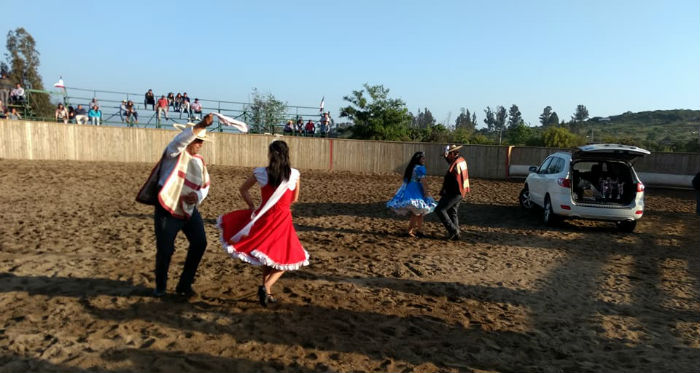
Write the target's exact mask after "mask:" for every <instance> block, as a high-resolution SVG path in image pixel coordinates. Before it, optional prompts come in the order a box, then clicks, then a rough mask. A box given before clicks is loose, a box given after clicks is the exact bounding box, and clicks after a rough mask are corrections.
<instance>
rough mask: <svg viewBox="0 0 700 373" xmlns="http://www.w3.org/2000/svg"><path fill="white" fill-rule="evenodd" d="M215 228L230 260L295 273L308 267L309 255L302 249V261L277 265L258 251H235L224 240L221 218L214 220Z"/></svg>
mask: <svg viewBox="0 0 700 373" xmlns="http://www.w3.org/2000/svg"><path fill="white" fill-rule="evenodd" d="M216 227H217V228H218V229H219V241H220V242H221V246H222V247H223V249H224V251H226V253H227V254H228V255H229V256H230V257H232V258H235V259H240V260H241V261H243V262H245V263H248V264H252V265H254V266H260V265H264V266H268V267H272V268H274V269H278V270H281V271H295V270H297V269H299V268H301V267H303V266H307V265H309V253H308V252H307V251H306V249H304V248H302V250H304V260H302V261H301V262H298V263H290V264H280V263H277V262H275V261H274V260H272V259H270V258H269V257H268V256H267V255H265V254H264V253H261V252H260V251H258V250H253V251H251V252H250V254H248V253H242V252H240V251H236V248H235V247H234V246H233V245H231V244H230V243H229V242H228V241H226V239H225V238H224V230H223V228H222V227H221V216H219V217H218V218H217V219H216Z"/></svg>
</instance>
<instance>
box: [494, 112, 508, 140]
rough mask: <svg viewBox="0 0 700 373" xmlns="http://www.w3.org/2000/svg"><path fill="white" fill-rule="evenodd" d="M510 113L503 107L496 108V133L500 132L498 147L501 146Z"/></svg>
mask: <svg viewBox="0 0 700 373" xmlns="http://www.w3.org/2000/svg"><path fill="white" fill-rule="evenodd" d="M507 117H508V113H507V112H506V108H504V107H503V106H500V105H499V106H496V131H498V145H501V138H502V137H503V131H504V130H505V129H506V118H507Z"/></svg>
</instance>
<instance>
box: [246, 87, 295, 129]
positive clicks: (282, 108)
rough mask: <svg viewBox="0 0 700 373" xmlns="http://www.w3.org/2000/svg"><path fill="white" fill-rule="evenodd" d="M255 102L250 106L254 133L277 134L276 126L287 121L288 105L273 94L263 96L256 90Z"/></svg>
mask: <svg viewBox="0 0 700 373" xmlns="http://www.w3.org/2000/svg"><path fill="white" fill-rule="evenodd" d="M252 99H253V102H252V103H251V104H250V105H249V106H248V109H249V110H250V115H251V119H250V122H251V127H252V128H253V130H254V131H253V132H258V133H261V132H269V133H273V134H274V133H275V125H277V124H280V123H282V122H283V121H284V119H285V112H286V111H287V103H286V102H282V101H280V100H278V99H276V98H275V96H273V95H272V93H268V94H267V95H262V94H260V93H259V92H258V90H257V89H256V88H253V93H252Z"/></svg>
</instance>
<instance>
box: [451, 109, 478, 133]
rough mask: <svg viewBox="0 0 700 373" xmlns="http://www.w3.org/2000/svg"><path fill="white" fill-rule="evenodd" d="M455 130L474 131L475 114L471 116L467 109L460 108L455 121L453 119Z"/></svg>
mask: <svg viewBox="0 0 700 373" xmlns="http://www.w3.org/2000/svg"><path fill="white" fill-rule="evenodd" d="M457 128H463V129H465V130H467V131H474V129H476V113H474V114H472V113H470V112H469V109H465V108H461V109H460V113H459V115H458V116H457V119H455V129H457Z"/></svg>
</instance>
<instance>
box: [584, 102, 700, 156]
mask: <svg viewBox="0 0 700 373" xmlns="http://www.w3.org/2000/svg"><path fill="white" fill-rule="evenodd" d="M699 128H700V110H655V111H642V112H639V113H632V112H626V113H623V114H620V115H613V116H610V117H606V118H601V117H594V118H591V119H589V120H588V121H586V122H584V123H581V124H572V125H571V130H572V132H576V133H578V134H580V135H582V136H586V138H587V141H588V142H622V143H630V144H634V145H638V146H642V147H645V148H648V149H649V150H654V151H698V150H699V149H698V148H699V147H698V136H699V135H698V129H699ZM591 135H592V140H591Z"/></svg>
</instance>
